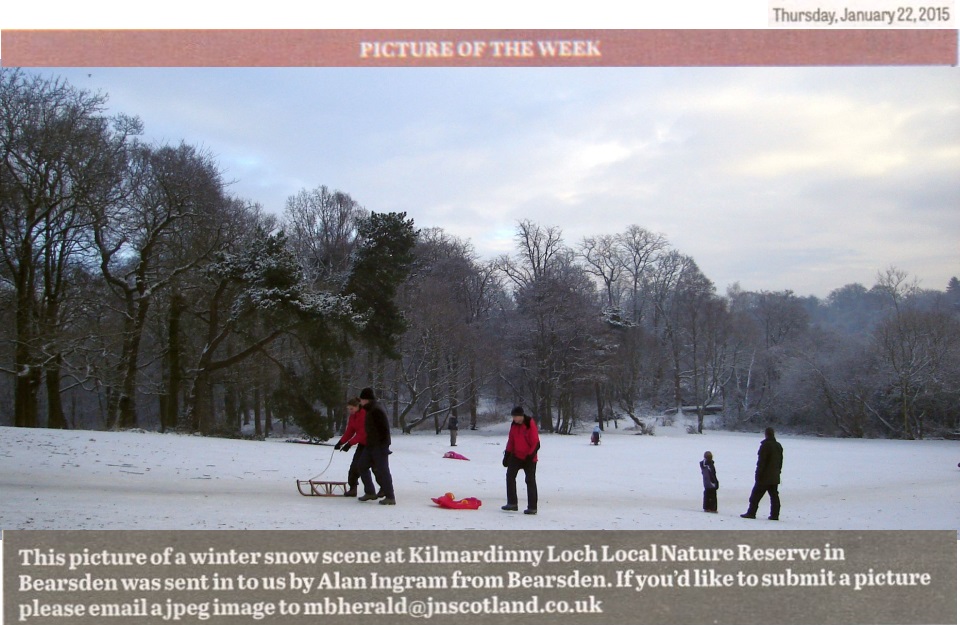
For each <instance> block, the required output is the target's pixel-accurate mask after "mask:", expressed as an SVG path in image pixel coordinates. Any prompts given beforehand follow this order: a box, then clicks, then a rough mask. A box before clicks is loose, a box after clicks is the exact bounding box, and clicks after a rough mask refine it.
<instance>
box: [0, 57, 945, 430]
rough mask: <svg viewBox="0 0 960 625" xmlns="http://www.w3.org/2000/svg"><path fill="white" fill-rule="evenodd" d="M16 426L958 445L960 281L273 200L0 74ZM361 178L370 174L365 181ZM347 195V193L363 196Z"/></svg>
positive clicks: (83, 107) (11, 74) (54, 87)
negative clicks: (672, 427) (771, 285)
mask: <svg viewBox="0 0 960 625" xmlns="http://www.w3.org/2000/svg"><path fill="white" fill-rule="evenodd" d="M0 124H2V128H0V149H2V157H3V163H2V169H0V245H2V258H0V425H8V426H19V427H49V428H85V429H131V428H144V429H151V430H159V431H180V432H191V433H200V434H205V435H217V436H240V435H241V433H245V435H250V436H257V437H259V436H266V435H268V434H270V433H271V432H278V431H285V430H286V429H287V428H291V429H292V428H294V427H296V428H297V431H302V432H304V433H306V434H307V435H308V436H310V437H314V438H317V439H320V440H323V439H326V438H329V437H330V436H332V435H333V433H334V432H336V431H337V430H338V429H339V428H340V427H341V426H342V423H343V421H344V418H345V402H346V401H347V399H348V398H350V397H352V396H353V395H356V394H357V392H358V391H359V390H360V389H361V388H363V387H365V386H370V387H373V388H374V389H375V390H376V392H377V394H378V395H379V396H380V398H381V401H382V403H383V404H384V406H385V407H386V408H387V410H388V414H391V415H392V418H393V425H394V426H395V427H396V428H398V430H400V431H403V432H410V431H411V430H413V429H415V428H420V429H428V430H432V431H437V432H439V431H441V430H442V429H443V428H444V426H445V423H446V421H447V419H448V418H450V417H451V416H454V415H455V416H457V417H458V418H459V422H460V427H461V428H463V427H465V426H466V427H470V426H473V427H476V426H477V424H478V423H482V422H484V420H489V419H493V418H499V417H500V416H501V415H503V414H506V413H505V412H504V409H509V407H511V406H513V405H515V404H521V405H523V406H524V407H525V408H526V409H527V411H528V412H530V413H532V414H534V415H536V417H537V418H538V419H539V422H540V426H541V429H542V430H544V431H547V432H556V433H559V434H567V433H571V432H573V431H574V430H575V429H576V428H579V427H581V426H583V425H587V424H589V425H592V424H593V423H594V422H597V421H598V420H599V422H600V423H601V425H602V426H603V427H636V428H638V430H639V431H645V432H651V433H652V432H654V429H655V425H654V423H653V418H654V417H657V416H661V417H662V416H663V415H669V414H674V413H676V412H679V411H682V412H684V413H685V414H687V415H690V416H691V421H693V420H694V416H695V422H696V423H697V426H696V428H695V429H696V430H698V431H702V430H703V428H704V427H705V426H709V427H718V428H727V429H749V430H757V429H760V428H762V427H763V426H765V425H775V426H777V427H778V428H782V429H784V430H787V431H794V432H802V433H818V434H823V435H828V436H846V437H892V438H907V439H914V438H929V437H955V436H958V435H960V281H958V279H957V278H956V277H954V278H952V279H951V280H950V281H949V283H948V284H944V285H942V286H943V290H937V289H923V288H920V287H919V281H918V280H917V278H916V277H913V276H910V275H908V274H907V273H906V272H904V271H902V270H900V269H898V268H897V267H893V266H891V267H880V268H877V274H876V280H875V283H874V284H872V285H862V284H846V285H837V288H836V289H834V290H833V291H832V292H831V293H830V294H829V295H828V296H827V297H825V298H823V299H819V298H817V297H800V296H797V295H795V294H794V293H793V292H792V291H790V290H783V291H775V292H768V291H760V292H752V291H744V290H742V289H741V288H740V287H739V286H738V285H733V286H730V287H727V288H726V291H725V292H722V293H721V292H718V291H717V287H716V285H715V284H714V283H713V282H712V281H711V280H710V278H709V277H707V276H706V275H704V274H703V272H701V270H700V269H699V268H698V266H697V263H696V260H695V259H694V258H693V257H692V256H690V255H687V254H685V253H683V252H681V251H680V250H677V249H675V248H674V247H673V246H672V245H671V244H670V241H669V240H668V239H667V237H666V236H665V235H663V234H660V233H656V232H651V231H650V230H648V229H646V228H644V227H643V226H641V225H635V226H631V227H629V228H627V229H626V230H625V231H624V232H619V233H608V234H598V235H596V236H592V237H587V238H584V239H583V240H580V241H565V240H564V238H563V233H562V231H561V229H560V228H558V227H555V226H551V225H545V224H539V223H535V222H533V221H530V220H522V221H519V222H518V223H517V224H516V230H515V237H514V240H515V248H514V250H513V252H512V253H511V254H507V255H504V256H502V257H499V258H494V259H481V258H479V257H478V255H477V254H476V252H475V251H474V249H473V248H472V246H471V243H470V242H469V241H465V240H461V239H458V238H457V237H454V236H451V235H449V234H448V233H445V232H444V231H442V230H440V229H437V228H431V227H429V225H426V224H415V223H414V221H413V220H412V219H410V218H409V217H408V216H407V215H406V214H403V213H384V212H376V211H374V210H368V209H367V208H365V207H363V206H362V205H360V204H359V203H358V202H357V201H356V200H354V199H353V197H352V196H351V194H350V193H348V192H346V191H341V190H334V189H329V188H327V187H326V186H323V185H320V186H317V187H316V188H313V189H302V190H300V191H299V192H298V193H297V194H296V195H294V196H291V197H289V198H288V199H287V200H286V203H285V205H284V206H283V207H282V210H272V211H267V210H265V208H264V207H262V206H259V205H256V204H253V203H251V202H249V201H246V200H244V199H243V198H239V197H234V196H232V195H231V194H230V193H229V192H228V190H227V184H226V182H225V181H224V178H223V173H222V170H221V168H220V166H219V165H218V163H217V162H216V160H215V159H214V158H213V156H211V154H210V153H209V152H207V151H206V150H204V149H203V148H200V147H198V146H194V145H188V144H185V143H180V144H163V145H158V144H154V143H146V142H144V141H142V140H141V138H140V137H141V135H142V130H143V128H142V123H141V121H140V120H139V119H138V118H137V117H135V116H130V115H123V114H113V115H108V114H107V112H106V106H105V96H103V95H101V94H94V93H90V92H87V91H84V90H81V89H77V88H75V87H73V86H71V85H69V84H68V83H65V82H63V81H61V80H59V79H56V78H34V77H29V76H26V75H24V74H22V73H20V72H18V71H16V70H12V69H0ZM361 191H362V190H361ZM355 192H356V191H355Z"/></svg>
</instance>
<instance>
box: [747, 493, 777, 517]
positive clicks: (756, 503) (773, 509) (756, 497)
mask: <svg viewBox="0 0 960 625" xmlns="http://www.w3.org/2000/svg"><path fill="white" fill-rule="evenodd" d="M777 486H778V485H777V484H754V485H753V490H752V491H750V507H749V508H748V509H747V514H753V515H755V514H756V513H757V508H759V507H760V500H761V499H763V496H764V495H766V494H769V495H770V516H771V517H773V518H774V519H779V518H780V493H779V492H778V491H777Z"/></svg>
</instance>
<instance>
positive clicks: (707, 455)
mask: <svg viewBox="0 0 960 625" xmlns="http://www.w3.org/2000/svg"><path fill="white" fill-rule="evenodd" d="M700 474H701V475H702V476H703V511H704V512H716V511H717V489H718V488H720V480H718V479H717V467H716V466H714V464H713V453H712V452H709V451H705V452H703V460H701V461H700Z"/></svg>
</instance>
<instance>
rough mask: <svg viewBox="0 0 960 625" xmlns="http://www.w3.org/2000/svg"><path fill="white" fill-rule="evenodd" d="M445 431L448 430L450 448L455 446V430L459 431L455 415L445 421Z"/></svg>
mask: <svg viewBox="0 0 960 625" xmlns="http://www.w3.org/2000/svg"><path fill="white" fill-rule="evenodd" d="M447 429H448V430H450V446H451V447H456V446H457V430H459V429H460V424H459V423H458V422H457V415H451V416H450V418H449V419H448V420H447Z"/></svg>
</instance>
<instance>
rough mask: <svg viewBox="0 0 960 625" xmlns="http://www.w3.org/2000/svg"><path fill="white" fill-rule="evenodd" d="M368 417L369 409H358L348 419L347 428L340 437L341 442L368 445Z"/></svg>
mask: <svg viewBox="0 0 960 625" xmlns="http://www.w3.org/2000/svg"><path fill="white" fill-rule="evenodd" d="M366 418H367V411H366V410H364V409H363V408H361V409H360V410H358V411H356V412H355V413H353V414H352V415H350V418H349V419H348V420H347V429H345V430H344V431H343V436H341V437H340V443H341V444H342V443H350V444H351V445H366V444H367V430H366V428H365V427H364V425H365V423H364V422H365V421H366Z"/></svg>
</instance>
